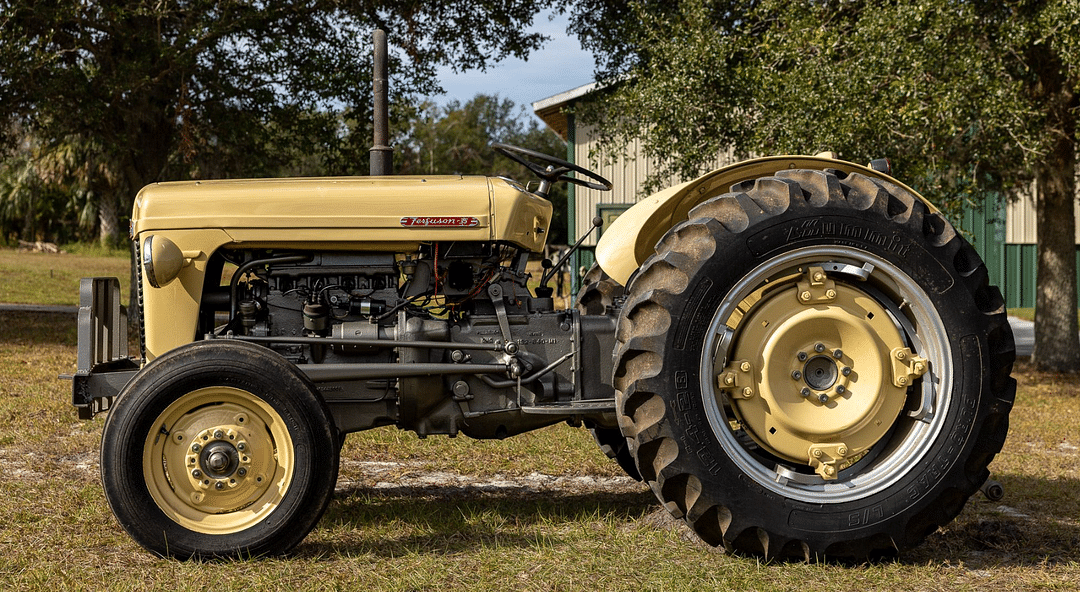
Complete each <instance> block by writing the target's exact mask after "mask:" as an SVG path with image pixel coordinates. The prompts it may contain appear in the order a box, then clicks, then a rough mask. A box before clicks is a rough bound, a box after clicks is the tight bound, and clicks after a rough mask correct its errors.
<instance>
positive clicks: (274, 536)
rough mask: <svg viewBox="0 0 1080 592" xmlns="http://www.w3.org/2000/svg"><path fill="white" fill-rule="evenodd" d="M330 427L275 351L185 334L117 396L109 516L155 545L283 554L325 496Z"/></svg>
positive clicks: (181, 552)
mask: <svg viewBox="0 0 1080 592" xmlns="http://www.w3.org/2000/svg"><path fill="white" fill-rule="evenodd" d="M335 432H336V430H334V428H333V423H332V422H331V418H330V414H329V412H328V411H327V409H326V406H325V404H324V403H323V401H322V399H321V398H319V396H318V395H317V394H316V391H315V389H314V387H313V386H312V385H311V383H310V382H309V381H308V380H307V379H306V378H305V377H304V376H303V375H302V374H300V372H299V371H298V370H297V369H296V367H295V366H293V365H292V364H290V363H289V362H287V361H286V360H285V359H284V358H282V357H281V356H279V355H277V354H275V353H274V352H272V351H270V350H267V349H265V348H262V347H258V346H255V345H251V344H247V343H242V342H233V341H228V342H227V341H201V342H196V343H193V344H190V345H187V346H184V347H180V348H177V349H175V350H173V351H171V352H169V353H167V354H165V355H163V356H161V357H159V358H157V359H155V360H154V361H153V362H151V363H150V364H148V365H147V366H146V368H144V369H143V370H142V371H141V372H139V374H138V375H136V377H135V378H134V379H133V380H132V381H131V383H130V384H128V386H127V387H126V388H125V389H124V391H123V392H122V393H121V394H120V396H119V397H118V398H117V402H116V405H115V407H114V408H113V409H112V410H110V411H109V415H108V420H107V421H106V423H105V428H104V433H103V435H102V445H101V478H102V483H103V485H104V488H105V494H106V497H107V498H108V501H109V505H110V506H111V507H112V510H113V513H114V514H115V515H116V518H117V520H118V521H119V522H120V525H121V526H122V527H123V528H124V530H126V531H127V532H128V533H129V534H130V535H131V537H132V538H134V539H135V541H136V542H138V543H139V544H140V545H142V546H143V547H145V548H147V549H148V550H150V551H153V552H154V553H157V554H159V555H162V556H171V557H176V558H180V559H186V558H189V557H193V556H194V557H230V558H243V557H249V556H257V555H264V554H277V553H284V552H286V551H288V550H290V549H292V548H293V547H294V546H296V544H298V543H299V542H300V541H301V540H303V538H304V537H305V536H306V535H307V534H308V532H310V530H311V529H312V528H313V527H314V526H315V524H316V523H317V522H318V521H319V518H320V517H321V516H322V513H323V511H324V510H325V509H326V506H327V504H328V503H329V501H330V497H331V494H332V493H333V490H334V485H335V483H336V481H337V471H338V454H337V453H338V440H337V436H336V433H335Z"/></svg>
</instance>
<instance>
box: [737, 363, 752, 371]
mask: <svg viewBox="0 0 1080 592" xmlns="http://www.w3.org/2000/svg"><path fill="white" fill-rule="evenodd" d="M739 369H740V370H742V371H743V372H749V371H750V362H743V363H742V364H740V365H739Z"/></svg>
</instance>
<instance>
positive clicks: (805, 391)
mask: <svg viewBox="0 0 1080 592" xmlns="http://www.w3.org/2000/svg"><path fill="white" fill-rule="evenodd" d="M799 394H800V395H802V396H804V397H809V396H810V389H809V388H807V387H805V386H804V387H803V389H802V390H801V391H799Z"/></svg>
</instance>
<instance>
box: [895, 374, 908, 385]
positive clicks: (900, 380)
mask: <svg viewBox="0 0 1080 592" xmlns="http://www.w3.org/2000/svg"><path fill="white" fill-rule="evenodd" d="M896 382H899V383H900V384H907V376H901V377H900V378H897V379H896Z"/></svg>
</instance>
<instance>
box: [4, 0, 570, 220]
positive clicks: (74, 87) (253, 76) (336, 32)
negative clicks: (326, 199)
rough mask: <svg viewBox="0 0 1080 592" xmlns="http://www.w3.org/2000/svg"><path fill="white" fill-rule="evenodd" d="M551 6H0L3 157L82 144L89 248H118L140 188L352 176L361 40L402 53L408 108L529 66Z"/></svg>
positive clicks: (396, 83) (364, 79) (319, 1)
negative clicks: (515, 66)
mask: <svg viewBox="0 0 1080 592" xmlns="http://www.w3.org/2000/svg"><path fill="white" fill-rule="evenodd" d="M548 3H549V0H507V1H505V2H498V3H491V2H486V1H484V0H464V1H459V0H434V1H424V2H419V1H416V0H405V1H386V2H339V1H336V0H310V1H299V0H296V1H293V0H283V1H275V2H266V1H260V0H255V1H253V2H235V1H226V2H221V1H218V0H180V1H179V2H145V1H139V0H127V1H114V2H62V1H44V0H43V1H36V0H24V1H21V2H19V1H14V0H0V151H2V150H3V149H4V147H10V146H13V145H14V144H13V142H12V133H13V130H15V129H26V130H27V131H28V132H30V133H32V134H33V135H34V136H36V137H37V138H38V141H40V142H41V143H42V144H44V145H47V146H52V145H58V144H61V143H65V142H71V141H72V140H71V139H72V138H84V139H89V140H90V141H88V142H86V143H84V144H83V145H84V146H85V147H86V148H87V149H89V150H91V151H92V154H90V155H89V156H91V157H92V158H93V159H94V160H95V161H96V162H100V163H101V167H99V168H98V170H97V171H96V172H94V173H93V175H92V176H93V181H92V182H93V183H94V184H95V185H96V186H97V187H98V188H99V189H100V190H99V191H97V192H96V193H95V200H96V207H97V210H98V213H99V215H98V217H99V219H100V222H101V224H100V233H101V238H102V239H103V240H115V237H117V236H118V235H119V233H120V227H121V225H120V214H119V213H120V212H122V211H129V207H128V206H130V203H131V201H132V199H133V198H134V194H135V192H136V191H137V190H138V189H139V188H141V187H142V186H143V185H145V184H147V183H150V182H153V181H158V180H163V179H176V178H185V177H194V178H208V177H223V176H243V175H251V174H259V173H263V172H265V171H273V170H278V169H280V168H281V167H288V166H294V165H295V163H296V162H297V161H298V160H302V159H303V158H304V157H306V156H307V155H312V154H314V155H316V158H317V159H318V161H319V164H320V166H321V168H322V169H323V170H324V171H325V172H330V173H348V172H353V171H355V170H363V169H364V168H365V167H366V166H367V165H366V162H367V148H368V146H369V140H368V139H367V138H369V137H370V134H369V133H367V132H368V129H369V126H370V124H369V123H368V122H370V120H371V108H370V99H369V95H370V94H371V86H372V84H371V65H370V64H371V50H370V47H369V45H370V39H371V32H372V30H373V29H374V28H376V27H382V28H384V29H386V30H388V31H389V34H390V39H391V40H392V42H393V43H394V45H395V46H396V47H398V48H400V50H399V51H397V52H396V53H395V55H394V56H393V59H392V60H391V68H392V73H391V78H392V82H391V90H392V92H393V93H394V95H395V96H394V99H392V100H394V102H395V103H396V104H398V105H407V104H409V103H410V102H412V101H411V100H406V99H411V98H412V97H413V96H414V95H416V94H430V93H433V92H434V91H437V90H438V86H437V83H436V81H435V76H434V72H435V68H437V67H438V66H440V65H445V64H450V65H453V66H454V67H455V68H456V69H458V70H464V69H472V68H480V69H483V68H485V67H486V66H487V65H488V64H490V63H492V62H494V61H497V60H499V59H501V58H503V57H507V56H517V57H523V56H525V55H527V54H528V52H529V51H531V50H533V49H535V48H536V47H538V46H539V44H540V43H541V42H542V41H543V37H542V36H541V35H539V34H535V33H527V32H526V30H527V25H528V24H530V22H531V20H532V18H533V15H534V14H535V13H536V12H537V11H538V10H540V9H542V8H543V7H545V6H547V4H548ZM350 123H351V125H350ZM0 156H4V155H0ZM8 156H10V154H8Z"/></svg>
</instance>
